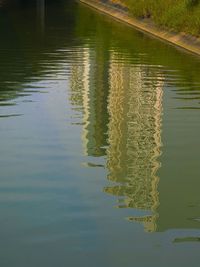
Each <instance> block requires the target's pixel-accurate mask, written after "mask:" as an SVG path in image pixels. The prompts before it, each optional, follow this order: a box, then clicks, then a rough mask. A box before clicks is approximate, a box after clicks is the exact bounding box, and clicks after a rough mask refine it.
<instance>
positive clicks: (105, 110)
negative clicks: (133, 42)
mask: <svg viewBox="0 0 200 267" xmlns="http://www.w3.org/2000/svg"><path fill="white" fill-rule="evenodd" d="M77 53H78V57H79V58H82V59H83V62H82V64H81V65H80V64H76V63H74V64H73V65H72V71H71V78H70V79H71V89H72V94H71V101H72V104H73V106H74V107H76V109H77V111H79V112H81V110H82V112H83V134H82V137H83V144H84V153H85V154H86V155H88V156H103V155H107V170H108V177H107V178H108V179H109V180H111V181H113V182H115V183H117V184H114V185H112V186H109V187H105V188H104V191H105V192H106V193H109V194H112V195H115V196H118V197H123V199H120V203H119V205H118V207H120V208H135V209H141V210H145V211H147V212H152V214H150V215H149V214H147V215H146V216H144V217H140V218H138V217H130V218H129V219H130V220H136V221H140V222H143V223H144V224H145V229H146V230H147V231H154V230H155V229H156V222H155V220H156V218H157V214H156V208H157V207H158V205H159V199H158V191H157V184H158V181H159V178H158V176H157V171H158V169H159V167H160V162H159V156H160V154H161V119H162V87H163V77H161V76H159V75H160V74H159V75H158V74H157V72H156V71H154V69H153V68H151V67H148V66H140V65H138V66H134V65H131V64H126V63H125V62H124V63H123V62H120V57H119V56H118V55H117V53H115V52H109V55H108V52H104V53H102V50H101V49H100V48H96V50H93V49H89V48H83V49H82V51H80V50H79V51H78V52H77ZM81 107H82V109H81ZM89 165H90V164H89Z"/></svg>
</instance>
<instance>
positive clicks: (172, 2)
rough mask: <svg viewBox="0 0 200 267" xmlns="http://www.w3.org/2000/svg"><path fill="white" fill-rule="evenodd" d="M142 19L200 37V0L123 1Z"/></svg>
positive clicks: (122, 0)
mask: <svg viewBox="0 0 200 267" xmlns="http://www.w3.org/2000/svg"><path fill="white" fill-rule="evenodd" d="M121 2H126V3H127V6H128V8H129V9H130V12H131V13H132V14H133V15H134V16H136V17H140V18H149V17H151V18H152V19H153V21H154V22H155V23H156V24H158V25H161V26H164V27H165V28H169V29H172V30H174V31H179V32H180V31H182V32H186V33H190V34H193V35H197V36H200V0H156V1H155V0H121Z"/></svg>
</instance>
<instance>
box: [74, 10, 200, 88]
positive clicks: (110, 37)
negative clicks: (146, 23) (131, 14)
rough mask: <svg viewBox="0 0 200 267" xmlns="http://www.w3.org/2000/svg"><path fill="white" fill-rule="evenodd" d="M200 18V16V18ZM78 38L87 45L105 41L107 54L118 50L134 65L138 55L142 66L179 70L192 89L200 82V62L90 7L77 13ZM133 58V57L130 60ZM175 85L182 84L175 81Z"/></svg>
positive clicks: (183, 79)
mask: <svg viewBox="0 0 200 267" xmlns="http://www.w3.org/2000/svg"><path fill="white" fill-rule="evenodd" d="M199 17H200V16H199ZM76 21H77V25H76V34H77V37H78V38H81V40H82V42H84V43H85V45H89V44H92V42H94V41H95V40H96V41H95V42H96V43H97V45H98V41H97V40H98V39H99V40H104V42H106V44H107V50H108V51H109V50H112V49H113V47H114V48H117V49H118V50H119V52H120V53H124V55H126V54H127V60H129V61H130V63H131V58H132V60H134V55H136V54H137V57H140V60H141V62H148V64H152V65H159V66H165V67H166V69H168V68H169V69H170V70H177V69H178V70H179V73H180V76H181V77H182V80H181V81H180V82H181V84H182V85H183V86H184V85H186V84H187V85H190V87H189V88H191V89H192V88H193V86H195V84H197V83H198V82H200V76H199V69H200V62H199V59H198V58H195V57H192V56H191V55H187V54H185V53H181V52H180V53H179V52H178V51H177V50H176V49H174V48H173V47H171V46H170V45H168V44H164V43H163V42H160V41H158V40H156V39H151V38H149V37H146V36H145V35H143V34H142V33H140V32H137V33H134V34H133V31H134V30H133V29H131V28H129V27H127V26H125V25H123V24H119V23H116V22H115V21H112V20H111V19H110V18H107V17H103V16H102V15H99V14H96V13H95V12H94V11H91V10H90V9H88V8H87V7H86V8H85V7H81V8H80V9H79V12H77V20H76ZM128 55H129V56H128ZM173 82H174V83H175V82H176V83H177V82H178V81H173Z"/></svg>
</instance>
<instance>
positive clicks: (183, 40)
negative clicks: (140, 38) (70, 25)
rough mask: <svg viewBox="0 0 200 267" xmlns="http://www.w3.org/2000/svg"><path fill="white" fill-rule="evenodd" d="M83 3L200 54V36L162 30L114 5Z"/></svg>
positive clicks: (88, 0)
mask: <svg viewBox="0 0 200 267" xmlns="http://www.w3.org/2000/svg"><path fill="white" fill-rule="evenodd" d="M79 1H80V2H81V3H83V4H85V5H87V6H89V7H92V8H94V9H96V10H98V11H100V12H101V13H104V14H107V15H109V16H111V17H113V18H114V19H115V20H118V21H121V22H123V23H126V24H128V25H129V26H132V27H134V28H136V29H138V30H140V31H142V32H146V33H148V34H151V35H153V36H155V37H157V38H159V39H162V40H165V41H167V42H169V43H171V44H173V45H176V46H178V47H181V48H183V49H185V50H187V51H189V52H192V53H194V54H196V55H199V56H200V38H197V37H195V36H192V35H189V34H185V33H173V32H170V31H166V30H161V29H160V28H159V27H157V26H155V25H153V23H150V21H148V20H147V21H140V20H139V19H136V18H133V17H131V16H129V15H128V14H127V13H126V12H123V11H120V10H119V9H116V8H114V7H112V6H108V5H106V4H102V3H97V2H94V1H91V0H79Z"/></svg>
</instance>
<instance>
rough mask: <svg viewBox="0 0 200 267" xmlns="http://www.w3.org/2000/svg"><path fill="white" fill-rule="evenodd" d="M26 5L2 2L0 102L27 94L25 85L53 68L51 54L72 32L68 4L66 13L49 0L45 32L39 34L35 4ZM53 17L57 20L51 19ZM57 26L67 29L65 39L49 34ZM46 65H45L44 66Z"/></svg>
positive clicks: (54, 61) (0, 10) (64, 42)
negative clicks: (3, 4)
mask: <svg viewBox="0 0 200 267" xmlns="http://www.w3.org/2000/svg"><path fill="white" fill-rule="evenodd" d="M25 2H26V4H25ZM25 2H23V1H17V0H16V1H5V4H6V6H5V7H4V9H0V24H1V25H2V26H1V28H0V35H1V36H3V38H1V42H0V61H1V65H0V72H1V75H0V101H1V102H2V101H3V102H4V101H7V100H11V99H14V98H15V97H17V96H19V95H22V94H23V95H24V94H25V93H30V90H29V91H28V92H25V91H24V90H25V89H26V84H27V82H29V83H30V82H31V81H34V80H35V78H36V77H37V79H39V77H40V76H42V75H45V74H46V73H48V72H49V70H48V66H49V68H50V69H52V67H53V66H54V68H56V65H57V61H58V60H59V58H56V57H55V55H54V53H53V52H54V51H56V50H57V49H58V48H61V47H63V46H64V45H66V39H67V38H69V37H70V35H71V32H70V31H71V30H73V12H72V10H73V9H72V8H70V5H71V4H70V3H67V7H68V8H66V10H65V9H64V8H61V6H60V7H59V5H62V4H63V3H62V2H61V1H60V4H58V3H57V4H56V5H57V6H55V1H48V5H47V6H46V16H45V29H44V32H41V30H42V29H41V27H40V26H41V25H40V23H39V20H40V18H39V17H38V14H37V9H36V7H35V3H36V1H32V2H31V1H25ZM7 6H8V7H7ZM57 10H59V14H58V15H56V11H57ZM61 11H62V13H60V12H61ZM54 15H55V16H56V17H57V19H54ZM58 18H59V19H58ZM69 25H71V27H70V28H69ZM60 26H62V29H63V27H65V29H67V32H68V37H66V35H65V34H62V33H61V32H60V31H59V32H58V31H55V30H54V31H53V32H52V29H54V28H56V27H60ZM52 37H53V38H52ZM70 40H71V39H70ZM67 43H68V44H70V42H67ZM45 62H47V63H48V64H44V63H45ZM41 63H42V64H41Z"/></svg>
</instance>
